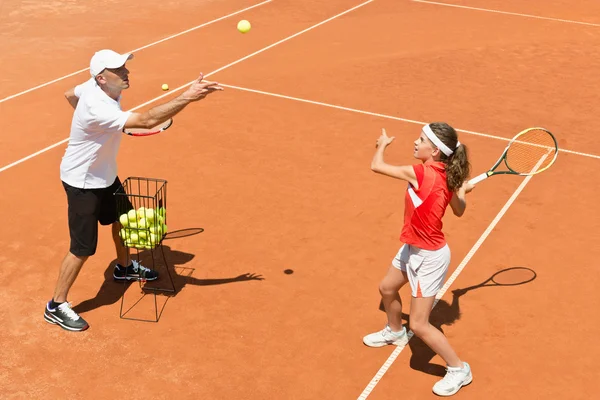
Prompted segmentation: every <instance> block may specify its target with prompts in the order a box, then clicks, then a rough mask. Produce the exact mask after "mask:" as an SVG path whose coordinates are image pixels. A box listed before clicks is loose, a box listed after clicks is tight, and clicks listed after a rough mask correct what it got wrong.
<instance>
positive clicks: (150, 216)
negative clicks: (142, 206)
mask: <svg viewBox="0 0 600 400" xmlns="http://www.w3.org/2000/svg"><path fill="white" fill-rule="evenodd" d="M144 215H145V216H146V222H148V225H150V224H152V223H153V222H154V217H155V216H156V213H155V212H154V209H152V208H146V213H145V214H144Z"/></svg>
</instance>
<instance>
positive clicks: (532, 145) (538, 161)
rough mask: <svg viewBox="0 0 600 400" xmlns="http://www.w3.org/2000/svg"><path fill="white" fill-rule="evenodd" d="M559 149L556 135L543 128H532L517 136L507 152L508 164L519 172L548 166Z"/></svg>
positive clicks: (522, 172) (530, 171) (531, 171)
mask: <svg viewBox="0 0 600 400" xmlns="http://www.w3.org/2000/svg"><path fill="white" fill-rule="evenodd" d="M557 151H558V149H557V146H556V142H555V140H554V137H553V136H552V135H551V134H550V133H548V132H547V131H545V130H543V129H532V130H530V131H528V132H526V133H524V134H523V135H521V136H519V137H518V138H516V140H515V141H514V142H512V143H511V144H510V146H509V148H508V151H507V152H506V165H507V166H508V167H509V168H510V169H511V170H513V171H514V172H517V173H519V174H533V173H536V172H541V171H543V170H544V169H546V168H548V167H549V166H550V165H551V164H552V163H553V162H554V159H555V156H556V152H557Z"/></svg>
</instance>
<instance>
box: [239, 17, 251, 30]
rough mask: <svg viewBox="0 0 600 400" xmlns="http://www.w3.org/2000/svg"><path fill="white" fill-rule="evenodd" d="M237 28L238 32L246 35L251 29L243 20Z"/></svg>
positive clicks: (248, 23)
mask: <svg viewBox="0 0 600 400" xmlns="http://www.w3.org/2000/svg"><path fill="white" fill-rule="evenodd" d="M237 28H238V31H240V32H242V33H246V32H248V31H249V30H250V28H251V26H250V22H248V21H246V20H245V19H243V20H241V21H240V22H238V25H237Z"/></svg>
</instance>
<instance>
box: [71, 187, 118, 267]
mask: <svg viewBox="0 0 600 400" xmlns="http://www.w3.org/2000/svg"><path fill="white" fill-rule="evenodd" d="M62 184H63V186H64V188H65V192H66V193H67V202H68V204H69V235H70V236H71V247H70V251H71V253H72V254H74V255H76V256H80V257H85V256H91V255H93V254H95V253H96V247H97V245H98V223H100V224H101V225H111V224H112V223H114V222H116V221H118V218H119V217H118V215H117V201H116V197H115V195H114V193H115V192H116V191H117V189H119V188H120V187H121V181H120V180H119V177H117V178H116V179H115V181H114V182H113V184H112V185H110V186H109V187H107V188H102V189H79V188H76V187H73V186H70V185H68V184H66V183H65V182H63V183H62Z"/></svg>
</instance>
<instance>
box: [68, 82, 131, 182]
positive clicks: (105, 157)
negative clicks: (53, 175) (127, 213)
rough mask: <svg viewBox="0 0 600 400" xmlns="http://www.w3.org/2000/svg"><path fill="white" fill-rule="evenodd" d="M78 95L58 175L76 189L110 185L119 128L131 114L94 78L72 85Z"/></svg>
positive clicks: (121, 133) (120, 132)
mask: <svg viewBox="0 0 600 400" xmlns="http://www.w3.org/2000/svg"><path fill="white" fill-rule="evenodd" d="M75 96H77V97H78V98H79V102H78V103H77V107H76V108H75V112H74V113H73V120H72V121H71V134H70V137H69V144H68V146H67V150H66V151H65V154H64V156H63V158H62V162H61V164H60V178H61V180H62V181H64V182H65V183H67V184H68V185H70V186H73V187H77V188H80V189H97V188H106V187H108V186H110V185H111V184H112V183H113V182H114V181H115V178H116V177H117V153H118V152H119V145H120V144H121V138H122V135H123V132H122V129H123V126H124V125H125V122H127V118H129V115H130V114H131V112H130V111H123V110H122V109H121V98H120V97H119V100H118V101H115V100H114V99H112V98H110V97H109V96H108V95H107V94H106V93H104V91H103V90H102V89H100V86H98V84H97V83H96V81H95V79H94V78H91V79H90V80H89V81H87V82H85V83H83V84H81V85H78V86H77V87H75Z"/></svg>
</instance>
